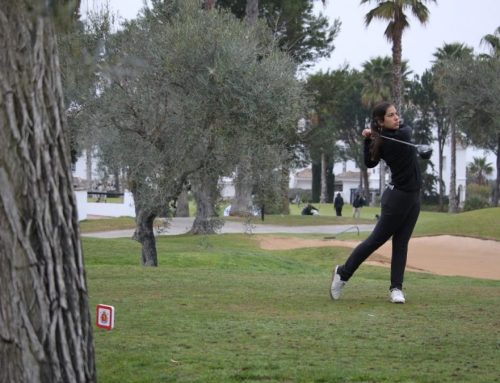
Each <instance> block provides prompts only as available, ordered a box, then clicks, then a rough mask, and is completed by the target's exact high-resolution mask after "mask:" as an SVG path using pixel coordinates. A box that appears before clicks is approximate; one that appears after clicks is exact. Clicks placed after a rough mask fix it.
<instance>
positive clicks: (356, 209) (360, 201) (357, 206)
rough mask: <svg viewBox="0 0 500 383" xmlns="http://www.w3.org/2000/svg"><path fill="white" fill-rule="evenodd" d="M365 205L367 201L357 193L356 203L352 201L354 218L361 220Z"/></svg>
mask: <svg viewBox="0 0 500 383" xmlns="http://www.w3.org/2000/svg"><path fill="white" fill-rule="evenodd" d="M364 204H365V199H364V198H363V196H362V195H360V194H359V193H356V197H354V201H352V217H353V218H359V217H360V216H361V208H362V207H363V206H364Z"/></svg>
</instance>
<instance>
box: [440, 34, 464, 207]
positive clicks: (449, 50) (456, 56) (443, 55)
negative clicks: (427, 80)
mask: <svg viewBox="0 0 500 383" xmlns="http://www.w3.org/2000/svg"><path fill="white" fill-rule="evenodd" d="M473 52H474V51H473V49H472V48H470V47H468V46H466V45H465V44H462V43H451V44H444V45H443V47H442V48H438V50H437V51H436V52H435V53H434V57H435V58H436V60H435V61H434V65H433V72H434V73H435V76H436V83H435V86H436V88H437V89H436V90H437V91H438V92H439V89H440V87H442V85H441V82H440V79H439V77H440V76H442V75H443V72H444V71H446V70H449V64H450V63H452V62H453V61H457V60H464V59H468V58H471V57H472V55H473ZM444 115H445V116H446V117H445V119H444V120H443V126H442V128H443V130H441V131H440V130H439V126H438V145H439V181H440V185H442V179H443V178H442V175H443V173H442V172H443V147H444V143H445V141H446V138H447V134H446V133H447V132H448V130H449V132H450V162H451V164H450V193H449V205H448V211H449V212H450V213H456V212H457V211H458V199H457V193H456V181H457V180H456V179H457V159H456V152H457V139H456V134H457V123H456V119H454V118H453V111H451V110H447V108H446V107H445V113H444ZM440 133H441V134H440ZM443 133H445V134H443ZM440 190H442V189H441V186H440Z"/></svg>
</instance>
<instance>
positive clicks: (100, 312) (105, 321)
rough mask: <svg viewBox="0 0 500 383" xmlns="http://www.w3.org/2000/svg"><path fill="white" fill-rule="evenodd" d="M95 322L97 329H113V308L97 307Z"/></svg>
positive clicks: (106, 306)
mask: <svg viewBox="0 0 500 383" xmlns="http://www.w3.org/2000/svg"><path fill="white" fill-rule="evenodd" d="M95 322H96V323H95V324H96V326H97V327H99V328H103V329H105V330H112V329H113V327H115V308H114V307H113V306H108V305H101V304H99V305H97V309H96V319H95Z"/></svg>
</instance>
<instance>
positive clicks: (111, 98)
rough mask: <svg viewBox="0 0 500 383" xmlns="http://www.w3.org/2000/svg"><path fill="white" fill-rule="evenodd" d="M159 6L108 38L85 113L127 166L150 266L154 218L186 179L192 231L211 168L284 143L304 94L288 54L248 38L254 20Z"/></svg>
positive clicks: (208, 217)
mask: <svg viewBox="0 0 500 383" xmlns="http://www.w3.org/2000/svg"><path fill="white" fill-rule="evenodd" d="M159 5H160V6H161V4H159ZM163 6H165V7H171V8H169V9H170V11H165V12H158V11H157V12H148V13H147V14H146V17H144V18H141V19H139V20H138V21H137V22H135V23H130V24H129V25H128V26H127V28H126V29H125V30H124V32H122V33H120V34H118V35H117V36H116V40H115V41H114V43H113V44H110V47H109V50H108V51H109V52H110V62H111V63H112V64H110V66H109V68H108V70H107V75H106V76H107V78H108V86H107V87H106V89H105V90H104V93H103V95H102V96H101V98H100V100H99V102H98V103H97V104H96V105H95V112H94V113H93V115H94V116H95V117H96V118H95V119H94V122H93V125H94V126H95V127H96V128H97V129H96V133H98V134H99V135H100V137H101V138H100V141H101V142H102V147H103V148H104V150H107V151H109V152H110V153H114V155H109V156H107V157H108V158H114V159H115V161H116V162H119V163H120V164H121V165H122V166H124V167H126V168H127V172H128V177H129V185H130V188H131V190H132V192H133V194H134V200H135V203H136V213H137V218H136V221H137V229H136V238H137V239H138V240H139V241H140V242H141V244H142V249H143V250H142V263H143V264H144V265H153V266H154V265H157V255H156V248H155V242H154V232H153V220H154V218H155V217H156V216H157V215H158V214H159V212H160V211H161V210H164V209H165V208H167V207H168V204H169V202H170V201H171V200H172V199H175V198H176V197H177V195H178V194H179V193H180V191H181V190H182V187H183V185H184V184H185V183H186V182H187V180H188V179H189V180H190V181H191V182H192V185H193V188H194V189H195V195H196V197H197V205H198V212H197V217H196V220H195V226H194V227H193V232H206V230H205V229H206V228H210V224H211V221H215V222H217V217H216V208H215V207H216V206H215V204H216V199H217V183H218V180H219V178H220V177H221V176H223V175H230V174H231V172H232V171H233V169H234V163H235V161H234V159H235V158H237V157H239V154H240V153H241V152H242V151H246V150H251V148H252V147H253V146H254V145H259V144H263V143H272V144H275V145H278V144H282V142H283V141H284V140H283V138H282V137H283V136H284V135H285V134H289V131H290V130H291V129H294V128H295V126H296V120H297V119H298V117H299V113H300V112H301V109H300V107H301V102H302V101H301V100H302V94H301V86H300V83H299V82H298V81H297V80H296V79H295V77H294V72H295V67H294V64H293V62H292V61H291V60H290V59H289V58H288V57H287V56H286V55H285V54H284V53H281V52H279V50H278V49H277V48H275V46H274V45H273V44H272V40H271V39H269V43H268V44H263V43H262V42H263V39H262V38H255V36H254V35H255V34H257V33H259V34H262V33H265V32H263V30H262V28H260V27H252V26H249V25H247V24H245V23H242V22H241V21H239V20H237V19H236V18H235V17H234V16H233V15H231V14H229V13H227V12H218V11H216V10H211V11H205V10H203V9H202V7H201V6H200V2H199V1H194V0H190V1H184V2H173V3H171V4H170V5H168V6H167V5H163ZM164 10H165V9H164ZM153 11H155V10H153ZM155 15H162V16H155ZM256 57H260V60H256Z"/></svg>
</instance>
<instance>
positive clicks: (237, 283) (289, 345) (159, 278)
mask: <svg viewBox="0 0 500 383" xmlns="http://www.w3.org/2000/svg"><path fill="white" fill-rule="evenodd" d="M83 245H84V252H85V260H86V270H87V278H88V284H89V293H90V299H91V305H92V307H95V305H96V304H98V303H104V304H110V305H113V306H115V309H116V321H115V326H116V327H115V329H114V330H113V331H109V332H107V331H103V330H98V329H97V330H96V331H95V332H94V336H95V345H96V355H97V368H98V377H99V381H101V382H120V383H123V382H242V381H245V382H262V381H266V382H498V381H500V379H499V377H500V366H499V364H498V357H499V353H500V333H499V328H500V305H498V297H499V296H500V281H490V280H478V279H468V278H458V277H439V276H432V275H428V274H422V273H407V275H406V284H405V287H406V293H407V299H408V302H407V304H405V305H393V304H390V303H388V301H387V288H388V279H389V278H388V273H389V270H387V269H385V268H378V267H372V266H365V265H364V266H362V267H361V268H360V270H359V271H358V273H357V274H356V277H355V278H353V279H352V280H351V281H350V282H349V284H348V285H347V287H346V289H345V293H344V294H343V296H342V299H341V300H339V301H336V302H332V301H331V300H330V298H329V295H328V287H329V283H330V270H331V268H332V265H333V264H335V263H337V262H342V261H343V260H344V259H345V258H346V257H347V255H348V252H349V250H348V249H334V248H315V249H301V250H296V251H274V252H270V251H263V250H260V249H259V248H258V247H257V245H256V243H255V242H254V240H253V239H252V237H251V236H245V235H219V236H212V237H204V236H201V237H193V236H188V235H185V236H175V237H174V236H172V237H161V238H159V239H158V243H157V245H158V254H159V264H160V266H159V267H158V268H143V267H141V266H139V265H138V263H139V254H140V246H139V244H137V243H135V242H133V241H131V240H129V239H112V240H111V239H108V240H104V239H92V238H84V239H83Z"/></svg>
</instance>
